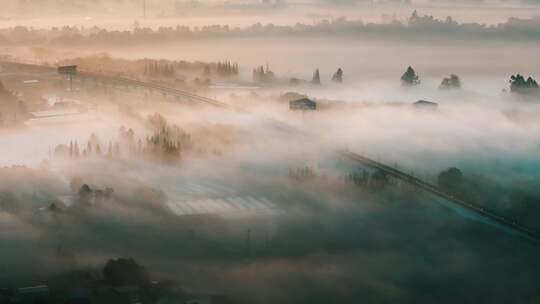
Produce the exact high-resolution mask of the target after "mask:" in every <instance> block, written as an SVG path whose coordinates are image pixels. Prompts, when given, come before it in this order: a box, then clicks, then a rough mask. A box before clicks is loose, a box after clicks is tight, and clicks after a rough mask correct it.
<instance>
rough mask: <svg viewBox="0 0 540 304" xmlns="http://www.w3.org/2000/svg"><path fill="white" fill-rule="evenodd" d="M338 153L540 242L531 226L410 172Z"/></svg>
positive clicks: (352, 154)
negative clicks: (445, 189) (469, 200)
mask: <svg viewBox="0 0 540 304" xmlns="http://www.w3.org/2000/svg"><path fill="white" fill-rule="evenodd" d="M339 154H340V155H341V156H342V157H345V158H348V159H350V160H352V161H354V162H357V163H360V164H362V165H365V166H368V167H371V168H374V169H378V170H381V171H382V172H384V173H386V174H388V175H390V176H392V177H394V178H397V179H399V180H401V181H404V182H407V183H409V184H412V185H413V186H415V187H417V188H419V189H421V190H423V191H426V192H428V193H431V194H434V195H436V196H438V197H440V198H443V199H445V200H447V201H449V202H451V203H453V204H456V205H458V206H460V207H463V208H465V209H467V210H470V211H472V212H474V213H476V214H478V215H480V216H482V217H484V218H487V219H490V220H492V221H494V222H496V223H498V224H500V225H502V226H504V227H507V228H510V229H511V230H513V231H515V232H519V233H520V234H523V235H525V236H527V237H528V238H530V239H533V240H535V241H537V242H540V235H539V234H538V232H537V231H536V230H534V229H532V228H529V227H527V226H525V225H523V224H520V223H519V222H517V221H516V220H513V219H510V218H507V217H505V216H502V215H499V214H497V213H495V212H494V211H491V210H488V209H486V208H484V207H480V206H478V205H476V204H474V203H471V202H467V201H465V200H463V199H461V198H458V197H456V196H454V195H452V194H450V193H448V192H446V191H444V190H443V189H441V188H440V187H437V186H435V185H433V184H430V183H428V182H425V181H423V180H421V179H419V178H417V177H415V176H412V175H410V174H407V173H405V172H403V171H400V170H398V169H396V168H393V167H390V166H388V165H385V164H383V163H380V162H378V161H375V160H372V159H370V158H367V157H365V156H362V155H360V154H356V153H353V152H350V151H347V150H343V151H339Z"/></svg>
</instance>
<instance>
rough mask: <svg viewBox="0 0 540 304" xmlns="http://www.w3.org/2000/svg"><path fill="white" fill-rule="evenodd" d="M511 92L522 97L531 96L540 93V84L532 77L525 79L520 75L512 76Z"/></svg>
mask: <svg viewBox="0 0 540 304" xmlns="http://www.w3.org/2000/svg"><path fill="white" fill-rule="evenodd" d="M510 91H511V92H513V93H518V94H521V95H530V94H538V93H540V87H539V86H538V82H536V80H534V79H533V78H532V77H530V76H529V77H528V78H527V79H525V77H523V76H522V75H520V74H516V75H512V76H510Z"/></svg>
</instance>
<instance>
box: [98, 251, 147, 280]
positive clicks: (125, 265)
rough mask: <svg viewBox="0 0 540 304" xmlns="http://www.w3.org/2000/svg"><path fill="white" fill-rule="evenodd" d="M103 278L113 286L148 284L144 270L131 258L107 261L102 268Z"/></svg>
mask: <svg viewBox="0 0 540 304" xmlns="http://www.w3.org/2000/svg"><path fill="white" fill-rule="evenodd" d="M103 277H104V279H105V281H107V282H108V283H109V284H111V285H113V286H124V285H136V286H147V285H148V284H149V283H150V278H149V276H148V273H147V272H146V270H145V269H144V268H143V267H142V266H140V265H139V264H137V262H135V260H134V259H132V258H119V259H110V260H108V261H107V263H106V264H105V267H104V268H103Z"/></svg>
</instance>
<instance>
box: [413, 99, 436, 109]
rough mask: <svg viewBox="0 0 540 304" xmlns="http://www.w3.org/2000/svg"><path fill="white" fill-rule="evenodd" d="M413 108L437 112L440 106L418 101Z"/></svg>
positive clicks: (434, 103)
mask: <svg viewBox="0 0 540 304" xmlns="http://www.w3.org/2000/svg"><path fill="white" fill-rule="evenodd" d="M413 106H414V107H415V108H418V109H428V110H437V107H438V106H439V104H437V103H436V102H432V101H427V100H418V101H417V102H415V103H413Z"/></svg>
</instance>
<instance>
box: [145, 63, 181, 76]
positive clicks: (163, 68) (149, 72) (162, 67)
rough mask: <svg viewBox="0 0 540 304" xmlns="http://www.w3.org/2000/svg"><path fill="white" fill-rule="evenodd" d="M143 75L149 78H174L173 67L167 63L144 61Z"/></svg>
mask: <svg viewBox="0 0 540 304" xmlns="http://www.w3.org/2000/svg"><path fill="white" fill-rule="evenodd" d="M144 75H145V76H150V77H174V76H175V75H176V72H175V69H174V65H173V64H172V63H169V62H168V61H158V60H146V63H145V65H144Z"/></svg>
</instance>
